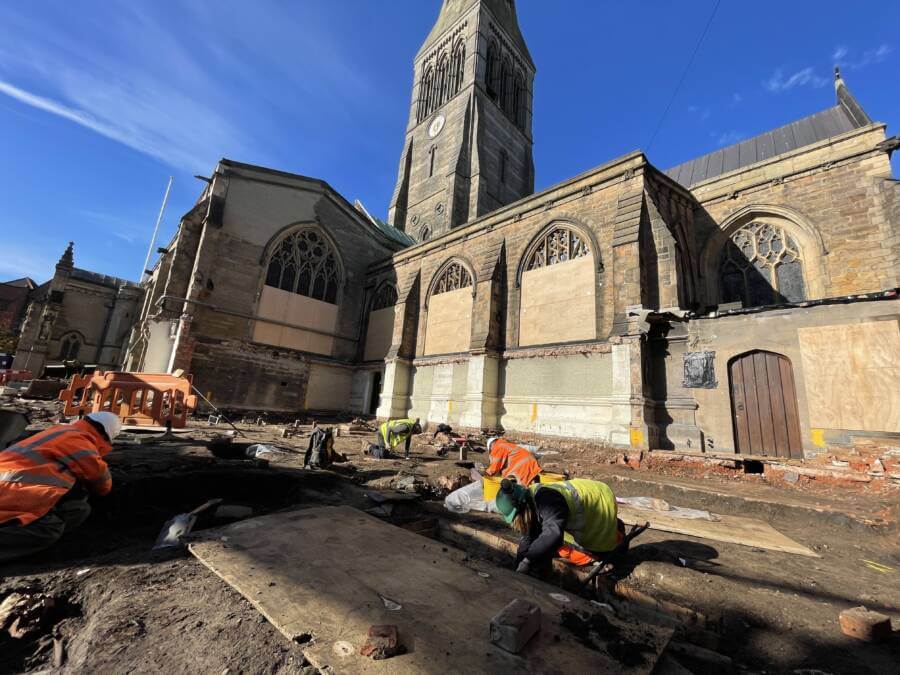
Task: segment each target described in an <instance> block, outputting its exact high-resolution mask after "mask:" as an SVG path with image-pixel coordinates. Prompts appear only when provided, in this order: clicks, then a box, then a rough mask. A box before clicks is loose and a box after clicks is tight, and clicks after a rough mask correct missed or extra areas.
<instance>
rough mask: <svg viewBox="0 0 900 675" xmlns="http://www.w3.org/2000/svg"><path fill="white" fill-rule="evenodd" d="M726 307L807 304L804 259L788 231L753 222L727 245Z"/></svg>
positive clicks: (722, 269)
mask: <svg viewBox="0 0 900 675" xmlns="http://www.w3.org/2000/svg"><path fill="white" fill-rule="evenodd" d="M719 280H720V288H721V298H722V302H723V303H728V302H740V303H742V304H743V306H744V307H759V306H762V305H771V304H779V303H783V302H802V301H803V300H806V286H805V284H804V281H803V258H802V256H801V252H800V247H799V246H798V245H797V242H796V241H795V240H794V238H793V237H791V235H790V234H788V233H787V232H786V231H785V230H784V228H781V227H778V226H777V225H772V224H770V223H764V222H752V223H749V224H748V225H745V226H744V227H742V228H740V229H739V230H737V231H736V232H735V233H734V234H733V235H731V239H730V240H729V241H728V242H727V243H726V244H725V248H724V250H723V251H722V257H721V260H720V264H719Z"/></svg>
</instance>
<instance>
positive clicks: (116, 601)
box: [11, 462, 715, 670]
mask: <svg viewBox="0 0 900 675" xmlns="http://www.w3.org/2000/svg"><path fill="white" fill-rule="evenodd" d="M135 473H138V474H139V473H140V472H132V473H131V475H130V476H128V477H123V479H122V480H119V481H118V482H117V484H116V489H115V491H114V492H113V494H112V495H110V497H109V498H107V499H104V500H97V501H96V504H95V511H94V513H93V515H92V517H91V519H90V520H89V521H88V523H87V524H86V525H85V527H84V530H83V531H82V533H81V536H80V538H79V540H78V541H77V542H74V541H72V540H73V539H74V537H73V538H71V539H70V541H69V543H68V544H67V545H66V544H63V545H61V546H60V547H59V550H58V552H57V556H56V557H57V560H56V563H57V564H59V563H64V564H66V565H68V566H69V567H70V568H71V570H70V573H67V574H66V579H51V580H49V583H47V584H42V585H43V586H44V587H45V590H48V591H55V592H57V594H59V591H60V589H64V590H63V593H66V592H68V591H67V590H65V589H69V588H71V589H72V591H71V597H72V601H73V603H77V604H73V605H69V604H68V603H69V600H66V603H67V605H66V606H67V607H68V606H76V607H77V606H80V612H79V613H80V615H81V616H80V617H79V619H78V621H77V625H80V626H81V628H79V629H78V632H77V635H73V637H72V638H71V642H69V645H70V648H71V654H72V658H73V659H76V658H77V659H78V660H79V662H81V660H82V659H83V658H88V657H87V656H84V655H82V652H83V651H84V650H86V649H87V647H85V645H87V644H89V643H90V642H91V641H92V640H95V639H101V638H102V635H106V634H107V633H109V632H113V633H115V634H116V635H117V636H124V637H125V638H127V637H128V636H129V635H131V634H132V633H134V635H135V637H138V638H142V636H143V635H144V632H145V627H144V623H145V620H144V619H141V618H140V614H141V612H142V611H145V610H143V609H142V607H141V606H137V607H134V606H133V605H134V603H135V602H136V598H135V599H134V600H132V599H130V598H129V596H130V595H131V594H132V593H133V592H137V593H141V592H145V591H141V590H139V587H140V585H141V584H142V583H144V582H143V581H142V579H146V578H148V577H147V575H150V578H153V579H157V578H159V576H158V575H162V578H169V577H168V575H169V574H174V575H176V578H175V579H174V582H175V586H173V587H172V588H171V589H169V590H170V591H171V592H173V593H175V594H176V595H178V593H177V591H176V590H175V588H176V587H177V584H178V582H179V580H180V579H181V578H185V574H190V575H195V574H196V575H201V576H204V575H205V574H206V573H205V572H204V571H202V568H199V567H197V568H194V567H193V566H190V567H189V568H185V567H184V563H186V562H187V561H186V560H185V556H186V555H187V554H186V553H184V552H181V551H168V552H158V551H151V550H150V549H151V547H152V546H153V543H154V541H155V540H156V537H157V535H158V534H159V531H160V529H161V528H162V527H163V525H164V524H165V523H166V522H167V521H168V520H169V519H171V518H172V517H174V516H175V515H177V514H179V513H186V512H189V511H191V510H193V509H195V508H196V507H197V506H199V505H200V504H203V503H204V502H206V501H208V500H210V499H222V500H223V503H224V504H227V505H230V506H243V507H248V508H249V509H251V510H252V511H250V512H249V513H248V514H247V517H257V516H262V515H266V514H268V513H273V512H276V511H280V510H285V509H295V508H310V507H316V506H328V505H335V506H337V505H349V506H352V507H354V508H357V509H360V510H363V511H366V512H368V513H370V514H372V515H373V516H375V517H378V518H381V519H382V520H385V521H387V522H390V523H391V524H394V525H396V526H399V527H403V528H404V529H407V530H411V531H413V532H416V533H418V534H420V535H423V536H425V537H429V538H431V539H433V540H436V541H439V542H441V543H442V544H443V545H445V546H446V547H447V548H446V549H445V550H446V551H447V555H451V556H455V557H458V556H459V555H460V553H459V552H458V551H464V552H465V553H464V555H466V556H467V557H468V558H469V559H470V560H473V561H476V562H477V561H479V560H481V561H485V562H490V563H494V564H497V565H501V566H505V567H510V566H511V564H512V561H513V558H514V555H515V543H514V541H513V540H512V536H511V534H510V533H509V531H508V530H507V529H506V528H504V527H501V525H502V524H501V523H498V522H495V521H496V519H494V518H490V517H488V516H486V515H485V514H465V515H457V514H451V513H449V512H447V511H446V510H444V509H443V507H442V505H441V504H440V503H439V502H434V501H428V500H426V499H424V498H416V497H415V496H414V495H406V496H404V495H402V494H399V493H396V492H390V491H388V492H387V493H385V492H384V491H379V490H374V489H368V488H366V487H365V486H361V485H358V484H356V483H354V482H353V481H352V480H348V478H347V477H345V476H342V475H339V474H336V473H332V472H310V471H304V470H301V469H292V468H278V469H272V468H257V467H254V466H248V464H247V463H246V462H243V463H231V462H224V463H219V462H216V463H212V464H208V465H206V466H203V467H196V466H188V467H187V468H186V469H184V470H178V471H171V472H168V473H164V474H160V473H158V472H152V471H151V472H147V473H146V474H144V475H135ZM373 495H374V496H376V497H377V496H378V495H381V497H378V498H375V499H373ZM385 495H387V497H388V499H387V500H385V499H384V496H385ZM235 520H236V519H234V518H221V517H217V516H216V515H215V511H214V510H210V511H208V512H206V513H203V514H201V515H200V516H199V518H198V521H197V524H196V526H195V530H197V531H200V530H204V529H207V528H215V527H220V526H223V525H227V524H228V523H229V522H234V521H235ZM451 547H452V549H451ZM453 549H456V550H453ZM411 555H412V554H411ZM116 566H120V568H121V569H128V568H130V567H134V568H135V569H136V570H144V571H135V572H134V573H133V574H134V575H135V576H134V577H133V579H134V580H133V581H127V579H131V578H132V577H130V576H128V577H125V578H119V580H118V581H117V586H116V587H117V588H118V589H119V590H113V589H112V588H107V587H106V585H104V584H101V585H100V586H96V585H92V580H91V574H93V572H92V573H91V574H88V575H86V576H84V577H79V576H78V570H81V569H95V570H96V569H98V568H99V567H104V568H107V567H113V568H115V567H116ZM169 566H175V567H174V568H172V569H173V570H177V571H173V572H169V571H167V570H168V569H169ZM188 569H190V570H193V571H191V572H186V571H185V570H188ZM127 574H131V573H127ZM188 578H190V577H188ZM547 581H548V582H550V583H552V584H555V585H558V586H559V587H560V588H561V589H565V590H566V591H567V592H569V593H574V594H580V595H582V596H583V597H586V598H588V599H592V600H596V601H597V602H599V603H603V604H604V605H605V608H604V609H603V610H602V611H610V612H613V613H615V615H617V616H619V617H621V618H625V619H630V620H632V621H637V622H644V623H648V624H655V625H658V626H665V627H672V628H675V629H676V635H678V636H679V639H685V638H687V639H694V641H696V642H701V643H704V644H709V643H710V641H711V639H710V635H711V634H710V633H709V631H707V630H706V629H707V626H706V622H705V620H704V619H703V617H701V616H699V615H697V614H696V613H694V612H691V611H690V610H687V609H684V608H680V607H677V606H674V605H672V606H666V605H665V603H659V602H656V601H654V600H653V599H651V598H648V597H646V596H643V595H641V594H640V593H637V592H630V591H629V590H628V589H627V587H626V586H623V585H622V584H621V583H620V584H619V585H616V584H614V583H612V582H606V583H604V584H601V585H600V586H599V587H597V588H585V587H583V586H582V584H581V579H580V577H579V576H578V575H577V574H576V573H574V572H573V571H572V569H571V568H566V567H563V566H560V567H558V568H557V569H555V570H554V573H553V576H552V578H550V579H547ZM203 583H204V584H206V583H208V582H203ZM123 584H124V585H123ZM54 587H55V588H54ZM167 587H168V586H167V584H164V586H163V588H162V589H161V590H160V592H166V588H167ZM132 588H134V589H135V591H131V590H129V589H132ZM123 589H124V590H123ZM217 592H225V591H224V589H222V591H217ZM66 597H68V596H66ZM167 602H170V603H172V608H171V610H170V613H173V614H176V615H180V614H184V619H183V620H184V621H185V622H196V623H197V625H199V624H201V623H204V621H208V620H209V619H208V615H209V612H210V610H209V605H208V604H197V603H193V604H192V601H189V600H188V598H187V597H186V596H182V600H181V601H180V602H179V601H176V600H175V599H174V598H169V599H168V600H167ZM144 606H146V603H144ZM251 614H252V613H251ZM191 617H193V618H191ZM259 618H260V619H261V618H262V617H259ZM225 620H227V615H226V616H225ZM147 621H149V619H148V620H147ZM189 625H190V626H191V629H192V630H196V629H195V628H194V623H190V624H189ZM63 632H64V633H65V632H66V631H65V630H64V631H63ZM47 634H48V633H45V634H44V635H47ZM691 636H699V637H697V638H692V637H691ZM40 639H43V640H44V643H41V645H40V646H39V645H38V642H36V641H33V642H32V643H31V648H29V647H28V646H25V645H22V651H21V653H20V654H17V655H16V658H15V659H12V660H11V662H12V663H14V664H15V665H16V667H18V668H21V669H23V670H28V669H29V666H37V665H39V664H40V663H41V662H42V661H44V662H46V649H47V644H49V643H46V638H44V637H41V638H40ZM271 639H275V638H271ZM712 641H715V640H714V638H713V639H712ZM45 643H46V644H45ZM288 648H290V647H288ZM85 653H87V652H85ZM123 653H124V652H123ZM42 654H43V655H42ZM85 663H86V662H85Z"/></svg>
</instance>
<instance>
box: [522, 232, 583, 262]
mask: <svg viewBox="0 0 900 675" xmlns="http://www.w3.org/2000/svg"><path fill="white" fill-rule="evenodd" d="M590 253H591V247H590V244H588V242H587V241H586V240H585V239H584V238H583V237H582V236H581V235H580V234H578V233H577V232H575V231H574V230H570V229H569V228H566V227H558V228H556V229H554V230H551V231H550V232H548V233H547V234H545V235H544V236H543V237H541V239H540V241H539V242H538V244H537V246H536V247H535V249H534V251H532V252H531V255H530V256H529V257H528V260H527V261H526V263H525V270H526V271H531V270H536V269H539V268H541V267H548V266H550V265H555V264H557V263H561V262H566V261H567V260H574V259H575V258H581V257H583V256H586V255H590Z"/></svg>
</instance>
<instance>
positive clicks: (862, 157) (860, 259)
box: [692, 125, 898, 305]
mask: <svg viewBox="0 0 900 675" xmlns="http://www.w3.org/2000/svg"><path fill="white" fill-rule="evenodd" d="M883 141H884V126H883V125H871V126H869V127H864V128H862V129H860V130H857V131H853V132H849V133H847V134H844V135H842V136H840V137H837V138H834V139H830V140H829V141H828V142H823V143H820V144H818V145H815V146H812V147H809V148H803V149H801V150H797V151H794V152H792V153H788V154H786V155H781V156H778V157H775V158H773V159H771V160H769V161H767V162H761V163H759V164H756V165H753V166H751V167H748V168H747V169H746V170H743V171H737V172H732V173H730V174H726V175H723V176H720V177H717V178H714V179H712V180H709V181H705V182H703V183H700V184H698V185H695V186H692V192H693V193H694V194H695V195H696V197H697V199H698V200H699V201H700V203H701V205H702V209H700V210H699V211H698V213H697V214H696V216H695V217H696V221H697V225H698V227H697V230H696V232H697V237H698V241H699V242H700V244H701V251H702V252H701V256H702V258H701V260H702V265H703V272H704V273H705V275H706V277H707V279H708V280H709V281H710V284H709V285H708V286H707V292H708V297H707V301H708V304H710V305H713V304H717V297H716V291H717V289H716V287H715V284H714V278H715V273H716V268H715V262H716V260H717V258H716V255H715V254H716V253H718V250H719V248H718V244H719V242H720V239H719V237H720V236H721V235H720V233H721V232H722V231H723V228H724V229H727V228H728V227H729V226H730V225H732V224H738V223H739V222H741V219H742V218H743V219H744V220H749V219H753V218H754V217H758V216H763V218H765V217H766V216H767V215H768V216H769V217H772V218H776V219H781V220H782V222H784V223H785V224H786V225H787V227H788V228H790V230H791V231H793V232H795V233H796V236H797V239H798V241H799V243H800V244H801V246H803V248H804V250H803V251H802V253H803V256H804V258H805V260H804V263H805V266H806V270H807V277H808V281H809V283H808V290H809V291H810V292H809V297H810V298H825V297H837V296H841V295H850V294H854V293H868V292H874V291H879V290H884V289H887V288H894V287H896V286H897V275H898V269H897V256H898V250H897V245H898V244H897V239H896V219H895V218H894V219H892V218H891V216H890V214H889V212H888V211H886V209H885V202H884V192H885V187H886V186H885V183H886V181H890V180H891V166H890V161H889V159H888V155H887V153H885V152H884V151H883V150H879V149H878V148H876V146H877V145H878V144H879V143H881V142H883ZM770 207H773V208H770ZM892 221H893V224H892ZM704 244H705V246H704Z"/></svg>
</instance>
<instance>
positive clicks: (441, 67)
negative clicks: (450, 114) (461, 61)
mask: <svg viewBox="0 0 900 675" xmlns="http://www.w3.org/2000/svg"><path fill="white" fill-rule="evenodd" d="M449 87H450V59H449V58H448V57H447V54H446V53H444V54H441V58H440V60H439V61H438V67H437V82H436V87H435V90H436V93H435V97H434V98H435V109H437V108H440V107H441V106H442V105H444V103H446V102H447V98H448V95H447V94H448V90H449Z"/></svg>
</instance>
